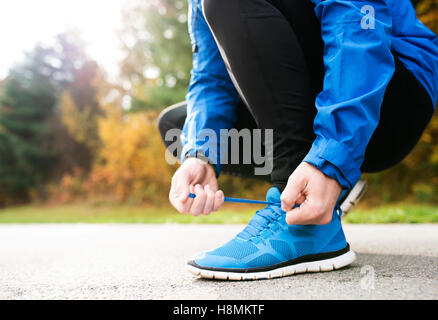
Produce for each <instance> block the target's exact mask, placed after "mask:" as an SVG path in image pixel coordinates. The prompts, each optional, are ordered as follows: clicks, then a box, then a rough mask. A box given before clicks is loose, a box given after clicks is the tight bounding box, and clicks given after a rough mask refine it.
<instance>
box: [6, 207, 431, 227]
mask: <svg viewBox="0 0 438 320" xmlns="http://www.w3.org/2000/svg"><path fill="white" fill-rule="evenodd" d="M260 208H261V207H258V206H243V207H242V206H237V207H236V206H231V205H226V206H225V207H224V208H223V209H221V210H220V211H219V212H216V213H214V214H212V215H211V216H208V217H206V216H200V217H196V218H195V217H191V216H189V215H181V214H179V213H176V212H175V210H173V209H171V208H169V207H163V208H157V207H130V206H91V205H63V206H23V207H14V208H6V209H1V210H0V223H156V224H161V223H182V224H187V223H199V224H222V223H229V224H239V223H242V224H245V223H247V222H248V221H249V220H250V219H251V217H252V216H253V214H254V211H255V210H257V209H260ZM345 221H346V222H347V223H438V205H435V206H434V205H418V204H403V203H401V204H394V205H386V206H381V207H377V208H357V209H355V210H354V211H353V212H351V213H350V214H349V215H348V216H347V218H346V220H345Z"/></svg>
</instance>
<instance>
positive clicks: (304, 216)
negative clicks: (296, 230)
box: [286, 202, 310, 225]
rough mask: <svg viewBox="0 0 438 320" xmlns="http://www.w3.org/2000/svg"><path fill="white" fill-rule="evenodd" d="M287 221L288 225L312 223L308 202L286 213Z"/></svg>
mask: <svg viewBox="0 0 438 320" xmlns="http://www.w3.org/2000/svg"><path fill="white" fill-rule="evenodd" d="M286 223H287V224H288V225H306V224H310V218H309V206H308V205H306V202H304V203H303V204H301V205H300V206H298V207H296V208H294V209H292V210H291V211H289V212H288V213H287V214H286Z"/></svg>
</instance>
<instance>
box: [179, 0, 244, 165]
mask: <svg viewBox="0 0 438 320" xmlns="http://www.w3.org/2000/svg"><path fill="white" fill-rule="evenodd" d="M189 4H190V6H189V19H188V20H189V33H190V37H191V42H192V46H194V47H196V48H197V49H196V50H194V51H195V52H194V53H193V69H192V72H191V80H190V86H189V90H188V93H187V96H186V100H187V118H186V122H185V124H184V127H183V131H182V134H181V142H182V144H183V150H182V155H181V156H182V159H181V160H182V161H183V159H184V158H185V156H186V155H187V154H190V153H197V152H199V151H202V153H203V154H204V155H206V156H207V157H208V158H209V160H210V161H211V162H212V163H214V164H215V165H216V170H217V174H219V172H220V167H221V166H220V163H221V161H220V158H221V156H224V155H221V154H220V148H219V144H220V130H221V129H231V128H232V126H233V125H234V122H235V117H236V115H235V113H236V107H237V104H238V101H239V96H238V93H237V91H236V89H235V87H234V85H233V83H232V81H231V79H230V77H229V75H228V72H227V69H226V66H225V63H224V61H223V60H222V57H221V55H220V53H219V49H218V47H217V45H216V42H215V40H214V38H213V35H212V33H211V31H210V29H209V27H208V25H207V23H206V21H205V18H204V16H203V14H202V8H201V1H198V0H190V3H189ZM202 133H204V135H202Z"/></svg>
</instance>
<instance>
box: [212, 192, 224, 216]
mask: <svg viewBox="0 0 438 320" xmlns="http://www.w3.org/2000/svg"><path fill="white" fill-rule="evenodd" d="M224 201H225V196H224V193H223V191H222V190H218V191H216V193H215V195H214V207H213V211H218V210H219V208H220V207H222V205H223V204H224Z"/></svg>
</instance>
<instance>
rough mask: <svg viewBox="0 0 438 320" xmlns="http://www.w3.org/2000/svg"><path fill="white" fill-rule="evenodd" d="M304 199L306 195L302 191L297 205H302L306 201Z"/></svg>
mask: <svg viewBox="0 0 438 320" xmlns="http://www.w3.org/2000/svg"><path fill="white" fill-rule="evenodd" d="M304 201H306V196H305V195H304V194H302V193H300V195H299V196H298V199H297V201H296V205H301V204H303V203H304Z"/></svg>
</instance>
